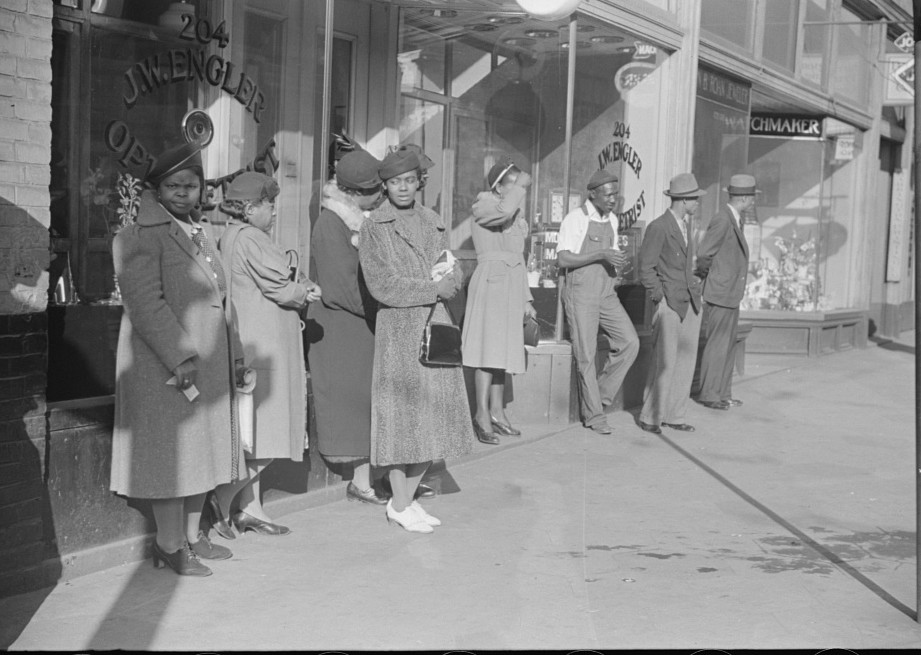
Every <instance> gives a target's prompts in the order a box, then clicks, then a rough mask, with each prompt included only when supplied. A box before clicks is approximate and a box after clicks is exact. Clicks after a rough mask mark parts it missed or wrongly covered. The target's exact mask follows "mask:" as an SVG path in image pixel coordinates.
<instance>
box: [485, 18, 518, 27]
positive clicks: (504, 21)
mask: <svg viewBox="0 0 921 655" xmlns="http://www.w3.org/2000/svg"><path fill="white" fill-rule="evenodd" d="M486 20H487V21H489V22H490V23H493V24H494V25H517V24H518V23H521V22H524V18H522V17H521V16H490V17H489V18H487V19H486Z"/></svg>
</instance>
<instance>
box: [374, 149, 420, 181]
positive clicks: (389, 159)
mask: <svg viewBox="0 0 921 655" xmlns="http://www.w3.org/2000/svg"><path fill="white" fill-rule="evenodd" d="M417 168H421V165H420V164H419V157H418V156H417V155H416V153H415V152H413V151H412V150H394V151H393V152H391V153H390V154H389V155H387V156H386V157H384V162H383V163H382V164H381V168H380V171H379V172H380V176H381V179H382V180H385V181H386V180H389V179H390V178H391V177H396V176H397V175H402V174H403V173H405V172H407V171H413V170H416V169H417Z"/></svg>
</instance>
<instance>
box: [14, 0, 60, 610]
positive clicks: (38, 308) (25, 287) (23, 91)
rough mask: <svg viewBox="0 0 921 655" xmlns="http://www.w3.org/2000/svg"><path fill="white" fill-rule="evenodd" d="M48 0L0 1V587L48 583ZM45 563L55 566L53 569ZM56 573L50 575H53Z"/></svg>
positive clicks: (50, 541) (51, 551)
mask: <svg viewBox="0 0 921 655" xmlns="http://www.w3.org/2000/svg"><path fill="white" fill-rule="evenodd" d="M51 16H52V2H51V0H3V2H2V3H0V589H2V590H3V592H4V593H12V592H15V591H17V590H21V589H24V588H28V587H29V586H34V585H35V582H36V581H35V576H34V575H33V576H29V575H28V571H30V570H31V571H33V572H34V571H42V572H43V573H42V575H41V577H42V579H43V580H45V581H46V582H47V581H49V580H47V578H48V577H49V576H48V575H47V569H48V567H47V565H43V564H42V563H43V562H46V561H47V560H48V558H49V555H50V556H51V558H52V561H53V560H54V550H55V546H54V531H53V529H52V528H51V526H50V522H49V521H48V520H47V519H48V516H49V513H48V502H47V491H46V489H45V485H44V459H45V450H46V436H47V433H48V430H47V425H46V423H47V421H46V418H45V410H46V408H45V388H46V386H47V369H48V364H47V358H48V356H47V352H48V337H47V315H46V314H45V310H46V305H47V297H48V274H47V272H46V269H47V268H48V263H49V255H48V226H49V224H50V212H49V204H50V197H49V193H48V184H49V182H50V176H51V173H50V159H51ZM51 568H54V567H53V566H52V567H51ZM51 577H53V575H52V576H51Z"/></svg>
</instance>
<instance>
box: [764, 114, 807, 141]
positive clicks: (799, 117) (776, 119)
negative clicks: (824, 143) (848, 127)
mask: <svg viewBox="0 0 921 655" xmlns="http://www.w3.org/2000/svg"><path fill="white" fill-rule="evenodd" d="M822 118H823V117H822V116H815V115H812V114H754V113H753V114H752V116H751V118H750V119H749V121H748V133H749V134H750V135H751V136H786V137H807V138H812V139H820V138H822Z"/></svg>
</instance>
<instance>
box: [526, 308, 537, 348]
mask: <svg viewBox="0 0 921 655" xmlns="http://www.w3.org/2000/svg"><path fill="white" fill-rule="evenodd" d="M538 341H540V325H539V324H538V322H537V317H536V316H530V315H528V314H525V315H524V345H526V346H536V345H537V342H538Z"/></svg>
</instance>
